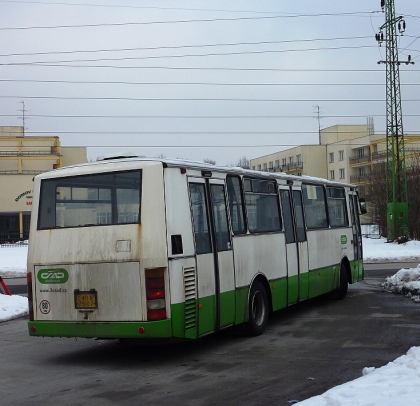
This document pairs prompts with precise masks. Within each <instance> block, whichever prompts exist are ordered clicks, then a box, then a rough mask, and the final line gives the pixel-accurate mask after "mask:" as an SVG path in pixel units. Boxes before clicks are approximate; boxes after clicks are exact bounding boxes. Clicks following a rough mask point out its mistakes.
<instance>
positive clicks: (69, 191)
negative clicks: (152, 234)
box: [38, 171, 141, 230]
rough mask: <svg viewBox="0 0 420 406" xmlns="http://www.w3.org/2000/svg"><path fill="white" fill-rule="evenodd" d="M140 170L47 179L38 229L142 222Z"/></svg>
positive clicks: (42, 193) (42, 190) (41, 195)
mask: <svg viewBox="0 0 420 406" xmlns="http://www.w3.org/2000/svg"><path fill="white" fill-rule="evenodd" d="M140 203H141V171H127V172H112V173H107V174H95V175H86V176H71V177H66V178H53V179H44V180H42V182H41V194H40V203H39V215H38V229H39V230H45V229H50V228H66V227H83V226H98V225H110V224H130V223H139V222H140Z"/></svg>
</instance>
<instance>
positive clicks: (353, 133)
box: [250, 121, 420, 198]
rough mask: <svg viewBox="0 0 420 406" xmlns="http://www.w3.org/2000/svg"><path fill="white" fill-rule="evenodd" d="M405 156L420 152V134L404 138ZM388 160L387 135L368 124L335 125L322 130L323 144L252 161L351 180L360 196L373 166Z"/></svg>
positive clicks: (269, 168) (266, 167) (264, 167)
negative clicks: (380, 133)
mask: <svg viewBox="0 0 420 406" xmlns="http://www.w3.org/2000/svg"><path fill="white" fill-rule="evenodd" d="M404 144H405V151H406V157H409V156H413V155H419V154H420V136H418V135H407V136H405V137H404ZM385 159H386V138H385V136H384V135H379V134H375V133H374V127H373V122H371V121H370V122H369V123H368V124H366V125H335V126H332V127H328V128H325V129H323V130H321V133H320V144H317V145H302V146H298V147H294V148H290V149H287V150H284V151H279V152H276V153H273V154H270V155H266V156H263V157H259V158H255V159H251V160H250V167H251V169H254V170H258V171H266V172H281V171H282V172H286V173H288V174H293V175H308V176H315V177H320V178H326V179H331V180H336V181H339V182H346V183H352V184H355V185H357V186H358V189H359V193H360V195H361V196H363V197H366V198H368V197H369V190H368V188H367V184H368V180H369V175H370V173H371V171H372V167H373V166H374V165H375V164H376V163H379V162H383V161H385Z"/></svg>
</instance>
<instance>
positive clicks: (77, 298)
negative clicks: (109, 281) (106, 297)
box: [74, 291, 98, 309]
mask: <svg viewBox="0 0 420 406" xmlns="http://www.w3.org/2000/svg"><path fill="white" fill-rule="evenodd" d="M74 307H75V309H97V308H98V296H97V292H96V291H94V292H80V291H79V292H77V291H76V292H74Z"/></svg>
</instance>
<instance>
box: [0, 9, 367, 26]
mask: <svg viewBox="0 0 420 406" xmlns="http://www.w3.org/2000/svg"><path fill="white" fill-rule="evenodd" d="M362 15H363V16H365V17H369V15H370V12H358V13H319V14H287V15H284V14H282V15H271V16H258V17H235V18H201V19H191V20H172V21H142V22H123V23H99V24H74V25H51V26H28V27H2V28H0V31H12V30H38V29H43V30H48V29H58V28H97V27H122V26H145V25H164V24H189V23H208V22H232V21H255V20H275V19H281V18H303V17H308V18H310V17H355V16H357V17H360V16H362Z"/></svg>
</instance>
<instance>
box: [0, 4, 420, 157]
mask: <svg viewBox="0 0 420 406" xmlns="http://www.w3.org/2000/svg"><path fill="white" fill-rule="evenodd" d="M82 3H84V4H82ZM395 3H396V13H397V15H403V16H404V17H405V21H406V25H407V27H406V32H405V34H404V36H403V37H401V38H400V42H399V50H400V51H402V52H401V56H400V58H401V59H402V60H406V59H407V55H408V54H410V55H411V57H412V60H414V61H415V62H417V64H415V65H410V66H406V65H402V66H401V69H400V73H401V85H402V87H401V91H402V98H403V104H402V107H403V113H404V130H405V132H406V133H418V134H420V123H419V111H420V109H419V100H420V97H419V94H418V91H419V83H420V81H419V72H420V40H419V39H418V38H419V36H420V9H419V7H418V0H395ZM384 22H385V15H384V14H383V13H382V12H381V7H380V0H374V1H370V0H368V1H367V0H353V1H343V0H340V1H331V0H318V1H313V0H300V1H293V2H292V1H285V0H284V1H273V0H272V1H269V0H259V1H246V0H241V1H233V0H232V1H211V2H209V1H192V0H191V1H186V0H185V1H182V0H178V1H170V0H165V1H157V0H154V1H124V0H119V1H117V0H109V1H108V0H87V1H86V2H82V1H81V0H62V1H48V0H46V1H32V2H31V1H2V0H0V125H4V126H8V125H12V126H16V125H22V120H21V119H18V117H19V116H21V115H22V114H21V113H22V112H21V110H22V101H24V102H25V109H26V110H27V111H26V116H27V120H26V123H25V127H26V134H27V135H28V136H29V135H32V134H34V135H58V136H59V137H60V139H61V140H62V145H63V146H87V147H88V155H89V158H90V159H96V157H97V156H98V155H104V154H109V153H113V152H119V151H130V152H135V153H136V154H139V155H145V156H150V157H153V156H160V155H164V156H166V157H168V158H178V157H180V158H185V159H193V160H203V159H206V158H208V159H213V160H215V161H216V162H217V164H220V165H229V164H236V163H237V162H238V160H239V159H240V158H241V157H243V156H246V157H247V158H248V159H251V158H255V157H258V156H261V155H265V154H269V153H273V152H276V151H279V150H282V149H286V148H289V147H291V146H295V145H300V144H313V143H317V142H318V124H319V123H320V125H321V127H322V128H325V127H329V126H332V125H335V124H366V121H367V117H374V123H375V130H376V132H382V133H384V132H385V67H384V65H378V64H377V62H378V61H379V60H382V59H385V47H384V46H382V48H379V47H378V45H377V43H376V41H375V38H374V36H375V33H376V32H378V30H379V27H380V26H381V25H382V24H383V23H384ZM317 106H318V107H319V111H320V117H321V119H320V121H318V119H317V111H318V107H317Z"/></svg>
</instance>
